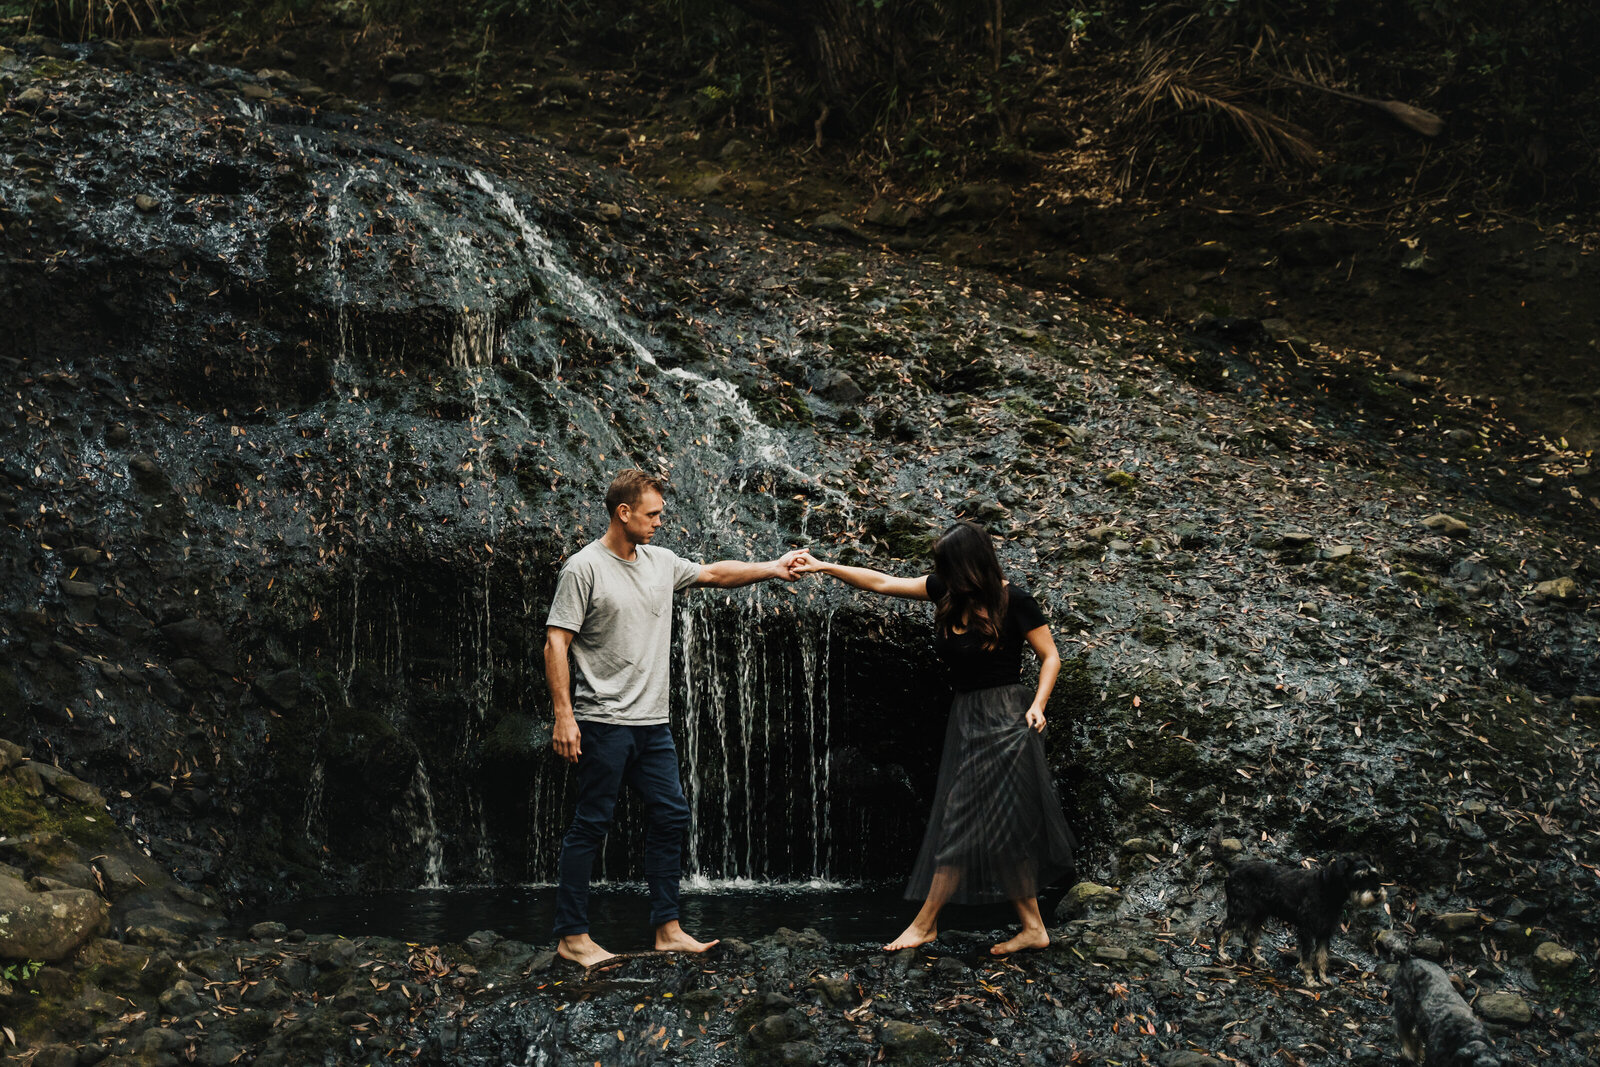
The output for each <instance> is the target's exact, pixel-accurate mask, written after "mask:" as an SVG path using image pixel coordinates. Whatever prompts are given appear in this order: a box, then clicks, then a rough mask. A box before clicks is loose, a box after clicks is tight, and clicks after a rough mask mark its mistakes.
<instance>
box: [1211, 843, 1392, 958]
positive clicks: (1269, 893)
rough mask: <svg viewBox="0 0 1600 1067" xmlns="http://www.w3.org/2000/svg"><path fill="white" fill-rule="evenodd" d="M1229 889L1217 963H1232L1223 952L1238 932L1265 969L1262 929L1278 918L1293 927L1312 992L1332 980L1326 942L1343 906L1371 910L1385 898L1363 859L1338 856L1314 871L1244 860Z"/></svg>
mask: <svg viewBox="0 0 1600 1067" xmlns="http://www.w3.org/2000/svg"><path fill="white" fill-rule="evenodd" d="M1226 889H1227V894H1228V915H1227V918H1225V919H1224V920H1223V922H1222V926H1221V928H1220V929H1219V930H1218V931H1217V957H1218V958H1219V959H1221V960H1222V962H1224V963H1228V962H1230V960H1229V958H1228V954H1227V952H1226V951H1224V946H1226V945H1227V943H1228V935H1229V934H1231V933H1233V932H1235V931H1239V932H1242V933H1243V934H1244V938H1245V942H1246V943H1247V944H1248V945H1249V946H1250V954H1251V957H1252V958H1253V959H1254V960H1255V961H1256V962H1257V963H1258V964H1263V965H1264V964H1265V962H1266V961H1265V959H1264V958H1263V957H1262V955H1261V948H1260V944H1259V942H1260V940H1261V926H1262V924H1263V923H1264V922H1266V920H1267V919H1268V918H1269V917H1275V918H1279V919H1282V920H1283V921H1285V922H1287V923H1292V924H1293V925H1294V928H1295V933H1296V934H1297V935H1298V937H1299V940H1300V963H1299V967H1300V970H1301V972H1302V973H1303V974H1304V975H1305V976H1306V984H1307V985H1313V986H1314V985H1318V984H1319V980H1320V981H1321V982H1326V981H1327V980H1328V942H1329V941H1331V940H1332V939H1333V931H1334V930H1335V929H1337V928H1338V926H1339V918H1340V916H1341V915H1343V914H1344V908H1345V905H1346V904H1354V905H1357V906H1359V907H1364V908H1365V907H1371V906H1372V905H1374V904H1381V903H1382V902H1383V901H1384V899H1385V898H1386V896H1387V894H1386V893H1385V892H1384V889H1383V886H1381V885H1379V884H1378V872H1377V870H1376V869H1374V867H1373V866H1372V862H1371V861H1370V860H1368V859H1367V858H1366V857H1365V856H1340V857H1339V858H1337V859H1335V860H1334V861H1333V862H1332V863H1330V864H1329V865H1328V866H1326V867H1324V868H1322V869H1321V870H1316V871H1308V870H1303V869H1301V868H1299V867H1281V866H1279V865H1278V864H1275V863H1266V862H1263V861H1262V860H1245V861H1244V862H1242V863H1240V864H1239V865H1238V866H1236V867H1234V868H1233V870H1232V871H1231V872H1229V874H1228V881H1227V885H1226Z"/></svg>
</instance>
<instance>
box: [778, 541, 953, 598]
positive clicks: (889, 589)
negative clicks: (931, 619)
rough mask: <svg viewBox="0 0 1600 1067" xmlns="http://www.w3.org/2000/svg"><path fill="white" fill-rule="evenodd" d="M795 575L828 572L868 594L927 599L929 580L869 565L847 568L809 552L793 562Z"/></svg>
mask: <svg viewBox="0 0 1600 1067" xmlns="http://www.w3.org/2000/svg"><path fill="white" fill-rule="evenodd" d="M794 570H795V572H796V573H797V574H831V575H833V576H834V577H835V578H837V579H839V580H840V581H841V582H843V583H844V584H846V585H853V586H855V587H856V588H857V589H865V590H866V591H867V592H869V593H881V594H883V595H884V596H897V597H904V598H905V599H906V600H927V599H929V597H928V579H927V578H926V577H922V578H897V577H895V576H894V575H892V574H885V573H883V572H882V571H875V570H873V569H872V568H870V567H846V566H845V565H844V564H842V563H829V562H827V561H826V560H820V559H818V558H817V557H815V556H813V555H812V554H811V553H810V552H805V553H803V554H801V556H800V558H798V559H797V560H795V562H794Z"/></svg>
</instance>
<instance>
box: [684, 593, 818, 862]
mask: <svg viewBox="0 0 1600 1067" xmlns="http://www.w3.org/2000/svg"><path fill="white" fill-rule="evenodd" d="M677 610H678V620H677V622H678V632H679V643H680V664H681V667H680V672H679V674H680V677H679V678H678V679H676V680H675V688H677V689H679V691H680V692H681V694H682V699H681V702H680V704H679V715H678V716H677V719H676V723H677V728H678V731H679V735H680V737H681V745H682V751H681V753H680V756H681V759H682V761H683V771H684V773H683V779H684V791H685V794H686V795H687V797H688V800H689V808H690V832H689V843H688V847H687V851H686V855H685V863H684V870H685V874H686V876H687V877H688V878H689V879H690V880H691V881H695V882H700V883H702V884H704V883H708V882H717V881H727V880H737V879H778V880H785V881H790V880H800V881H812V880H818V879H825V878H827V877H828V876H829V870H828V846H827V844H826V843H825V842H826V841H827V837H828V834H829V829H828V825H827V823H828V807H829V805H828V797H827V791H828V789H829V787H830V784H831V783H830V781H829V774H828V756H827V748H828V744H829V729H830V727H829V723H828V721H827V710H828V708H829V698H828V695H827V691H828V676H827V666H828V651H827V643H828V640H829V636H830V635H829V632H828V630H827V629H826V628H824V629H823V630H822V631H821V632H820V633H819V632H818V631H817V629H816V628H815V625H814V624H812V623H808V622H807V621H805V620H802V619H801V618H800V617H799V616H797V615H796V614H795V613H794V612H792V611H786V610H784V608H782V607H775V606H772V605H770V604H768V603H767V602H765V601H764V600H763V599H762V598H761V597H760V596H759V595H754V596H746V597H742V598H741V597H738V595H737V594H736V595H735V596H734V597H727V598H713V597H700V598H696V597H689V598H687V599H686V600H685V602H684V603H681V604H680V605H679V606H678V609H677ZM800 828H806V829H809V830H810V832H811V835H812V838H813V841H814V842H815V844H814V845H813V846H812V848H811V849H810V850H809V852H808V853H806V854H797V853H796V851H795V850H794V849H793V843H794V839H795V837H796V836H797V835H796V834H795V830H797V829H800Z"/></svg>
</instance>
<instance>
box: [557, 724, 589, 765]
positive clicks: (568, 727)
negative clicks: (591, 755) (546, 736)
mask: <svg viewBox="0 0 1600 1067" xmlns="http://www.w3.org/2000/svg"><path fill="white" fill-rule="evenodd" d="M550 742H551V744H552V745H553V746H554V747H555V750H556V755H558V756H560V757H561V758H562V759H564V760H566V761H567V762H568V763H577V762H578V756H579V754H580V753H581V752H582V751H583V747H582V746H583V733H582V731H580V730H579V729H578V720H577V719H574V718H573V717H572V716H571V715H557V716H556V725H555V729H553V730H552V731H551V732H550Z"/></svg>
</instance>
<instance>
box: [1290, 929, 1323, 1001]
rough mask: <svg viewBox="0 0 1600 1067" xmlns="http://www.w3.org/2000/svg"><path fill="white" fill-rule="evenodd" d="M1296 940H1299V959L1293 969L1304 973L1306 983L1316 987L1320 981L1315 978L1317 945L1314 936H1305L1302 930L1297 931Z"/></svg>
mask: <svg viewBox="0 0 1600 1067" xmlns="http://www.w3.org/2000/svg"><path fill="white" fill-rule="evenodd" d="M1296 940H1297V941H1298V942H1299V949H1300V959H1299V961H1298V962H1297V963H1295V969H1296V970H1298V971H1299V972H1300V973H1301V974H1303V975H1305V978H1306V985H1308V986H1311V987H1312V988H1316V987H1317V986H1319V985H1321V984H1322V983H1321V982H1319V981H1318V980H1317V947H1318V942H1317V940H1316V938H1314V937H1310V936H1307V934H1306V933H1305V932H1304V931H1300V932H1298V934H1297V936H1296Z"/></svg>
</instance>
